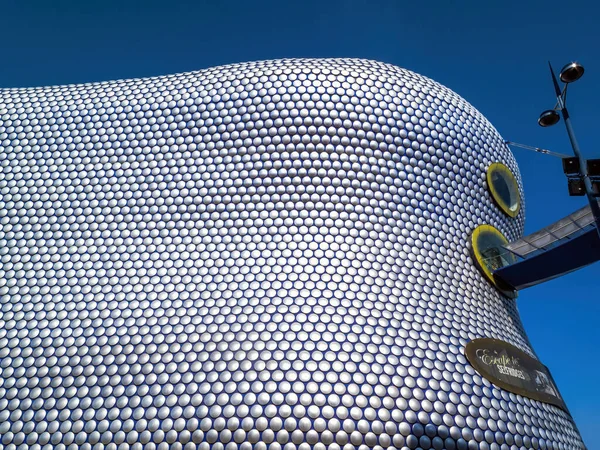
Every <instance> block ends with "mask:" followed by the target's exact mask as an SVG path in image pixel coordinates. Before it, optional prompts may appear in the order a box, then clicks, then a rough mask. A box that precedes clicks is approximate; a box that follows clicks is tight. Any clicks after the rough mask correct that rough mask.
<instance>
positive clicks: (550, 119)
mask: <svg viewBox="0 0 600 450" xmlns="http://www.w3.org/2000/svg"><path fill="white" fill-rule="evenodd" d="M559 120H560V116H559V115H558V113H557V112H556V111H555V110H554V109H548V110H546V111H544V112H543V113H542V114H540V118H539V119H538V124H539V125H540V126H541V127H551V126H552V125H556V124H557V123H558V121H559Z"/></svg>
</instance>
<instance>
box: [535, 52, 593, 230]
mask: <svg viewBox="0 0 600 450" xmlns="http://www.w3.org/2000/svg"><path fill="white" fill-rule="evenodd" d="M548 66H549V67H550V74H551V75H552V82H553V84H554V91H555V93H556V102H557V106H556V107H555V108H554V109H550V110H547V111H544V112H543V113H542V114H541V115H540V118H539V119H538V123H539V124H540V126H542V127H549V126H552V125H555V124H556V123H558V121H559V120H560V116H559V114H558V112H557V110H558V111H560V112H561V114H562V117H563V120H564V122H565V127H566V129H567V134H568V135H569V141H570V142H571V147H572V148H573V153H575V156H576V157H577V159H578V160H579V167H580V171H581V177H582V179H583V184H584V187H585V195H586V196H587V199H588V202H589V204H590V209H591V211H592V214H593V215H594V222H595V225H596V230H597V231H598V234H599V235H600V207H599V206H598V201H597V200H596V198H595V197H594V194H593V191H592V182H591V180H590V177H589V176H588V170H587V161H586V159H585V158H584V157H583V155H582V154H581V150H580V149H579V144H577V139H576V138H575V132H574V131H573V125H571V118H570V117H569V110H568V109H567V105H566V98H567V88H568V87H569V84H570V83H572V82H574V81H577V80H578V79H579V78H581V76H582V75H583V72H584V69H583V66H582V65H581V64H579V63H577V62H572V63H569V64H567V65H566V66H564V67H563V68H562V70H561V71H560V75H559V77H560V80H561V81H562V82H563V83H565V87H564V89H563V90H562V91H561V89H560V86H559V84H558V80H557V79H556V75H555V74H554V70H553V69H552V65H551V64H550V62H548Z"/></svg>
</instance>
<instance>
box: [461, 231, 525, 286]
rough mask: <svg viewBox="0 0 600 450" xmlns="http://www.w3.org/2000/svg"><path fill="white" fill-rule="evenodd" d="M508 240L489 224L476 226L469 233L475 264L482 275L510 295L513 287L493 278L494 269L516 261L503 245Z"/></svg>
mask: <svg viewBox="0 0 600 450" xmlns="http://www.w3.org/2000/svg"><path fill="white" fill-rule="evenodd" d="M506 244H508V240H507V239H506V238H505V237H504V235H503V234H502V233H501V232H500V231H498V230H497V229H496V228H494V227H493V226H491V225H480V226H478V227H477V228H476V229H475V231H473V234H472V235H471V245H472V249H473V256H474V259H475V264H476V265H477V267H478V268H479V270H481V272H483V274H484V276H485V277H486V278H487V279H488V280H489V281H490V282H491V283H492V284H493V285H494V286H496V287H497V288H498V289H500V290H501V291H502V292H503V293H504V294H506V295H510V296H512V293H513V291H514V290H513V289H511V288H509V287H507V286H504V285H503V284H502V283H501V282H500V281H499V280H497V279H496V278H494V271H495V270H497V269H500V268H501V267H505V266H508V265H510V264H513V263H515V262H517V258H516V256H515V255H513V254H512V253H511V252H510V251H508V250H507V249H506V248H504V246H505V245H506Z"/></svg>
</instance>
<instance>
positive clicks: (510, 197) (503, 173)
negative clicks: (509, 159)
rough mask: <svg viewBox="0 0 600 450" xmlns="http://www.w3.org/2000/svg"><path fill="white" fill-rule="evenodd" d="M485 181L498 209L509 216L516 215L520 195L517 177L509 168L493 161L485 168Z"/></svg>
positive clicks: (519, 205) (519, 207)
mask: <svg viewBox="0 0 600 450" xmlns="http://www.w3.org/2000/svg"><path fill="white" fill-rule="evenodd" d="M487 183H488V187H489V189H490V192H491V193H492V197H493V198H494V200H495V201H496V203H497V204H498V206H499V207H500V209H501V210H502V211H504V212H505V213H506V214H508V215H509V216H510V217H517V214H519V209H521V197H520V196H519V185H518V184H517V179H516V178H515V176H514V175H513V173H512V172H511V171H510V169H509V168H508V167H506V166H505V165H504V164H502V163H493V164H492V165H490V167H489V168H488V170H487Z"/></svg>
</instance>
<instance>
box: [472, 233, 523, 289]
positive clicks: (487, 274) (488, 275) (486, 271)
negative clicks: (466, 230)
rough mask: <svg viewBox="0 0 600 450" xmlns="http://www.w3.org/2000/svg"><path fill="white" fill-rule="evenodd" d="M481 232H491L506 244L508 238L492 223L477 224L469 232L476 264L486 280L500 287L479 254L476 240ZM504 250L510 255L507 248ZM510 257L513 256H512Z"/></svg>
mask: <svg viewBox="0 0 600 450" xmlns="http://www.w3.org/2000/svg"><path fill="white" fill-rule="evenodd" d="M481 233H491V234H493V235H494V236H495V237H497V238H499V239H500V241H501V242H502V244H508V239H506V237H505V236H504V235H503V234H502V233H501V232H500V231H499V230H498V229H497V228H496V227H493V226H492V225H479V226H478V227H477V228H475V230H473V233H471V248H472V249H473V256H474V257H475V263H476V265H477V266H478V267H479V269H480V270H481V271H482V272H483V274H484V275H485V277H486V278H487V279H488V281H489V282H490V283H492V284H493V285H494V286H496V287H497V288H499V289H502V288H501V287H500V286H498V284H497V283H496V280H495V279H494V274H493V273H492V271H491V270H490V269H489V268H488V266H487V264H485V258H484V256H483V255H482V254H481V250H480V248H479V246H478V245H477V240H478V237H479V235H480V234H481ZM505 252H506V253H507V254H510V255H511V256H512V253H510V252H509V251H508V250H505ZM512 257H513V258H514V256H512Z"/></svg>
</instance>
